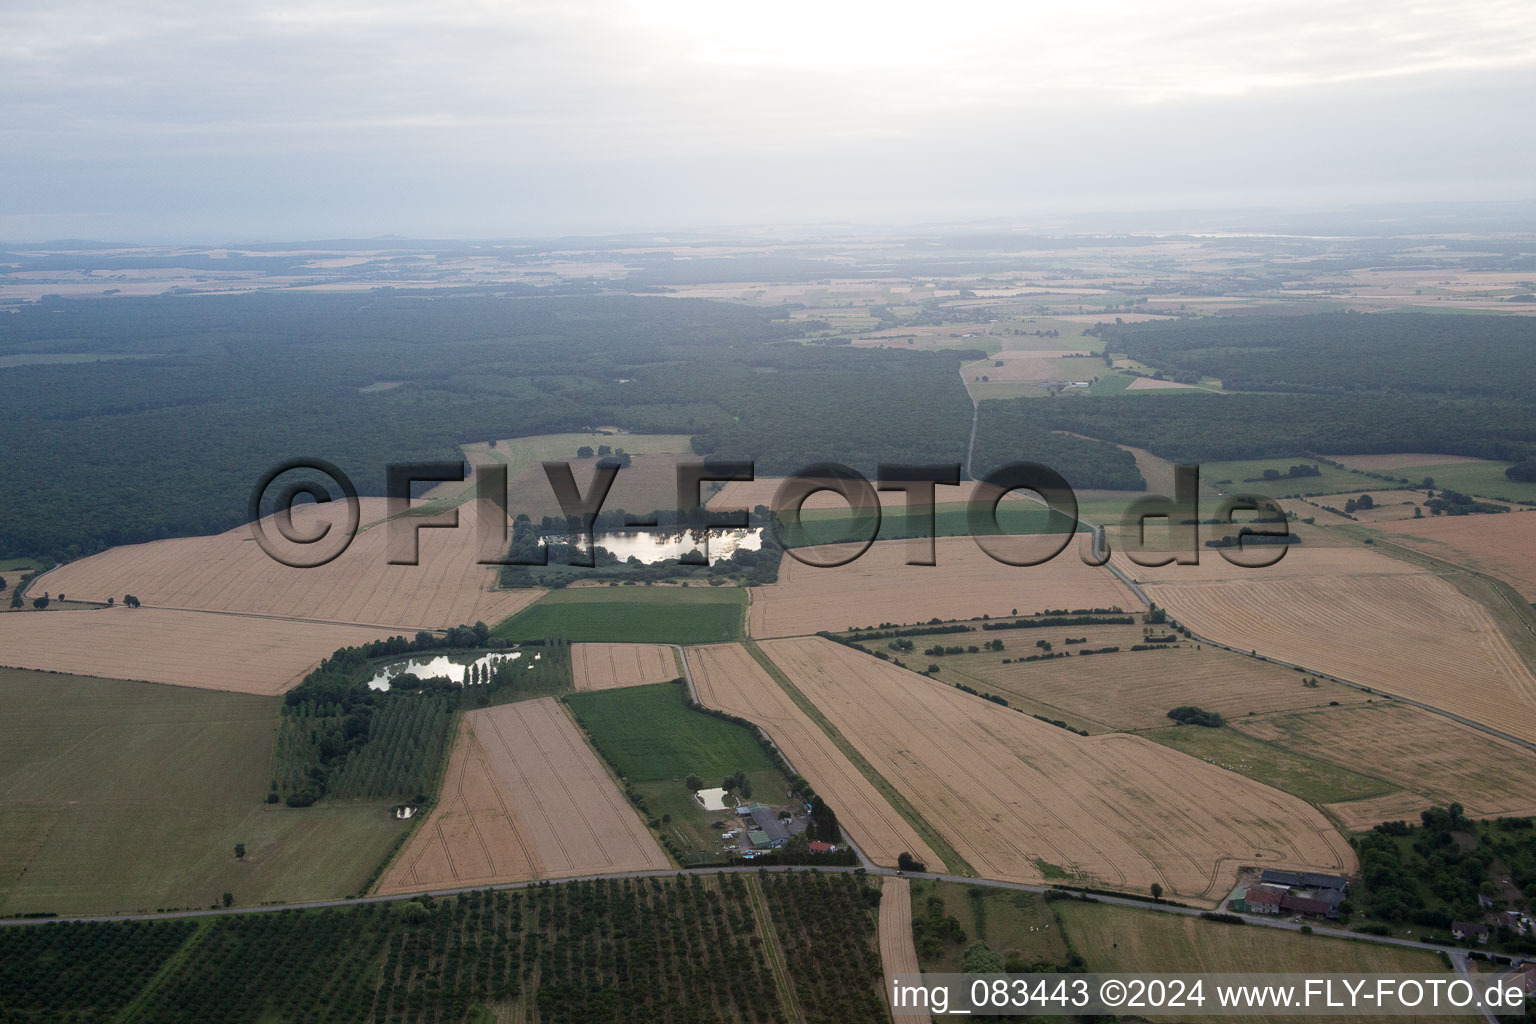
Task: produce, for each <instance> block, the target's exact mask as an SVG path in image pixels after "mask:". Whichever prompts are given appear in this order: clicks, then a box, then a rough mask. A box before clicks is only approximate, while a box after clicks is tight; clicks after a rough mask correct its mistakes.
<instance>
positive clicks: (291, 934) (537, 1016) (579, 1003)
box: [0, 872, 888, 1024]
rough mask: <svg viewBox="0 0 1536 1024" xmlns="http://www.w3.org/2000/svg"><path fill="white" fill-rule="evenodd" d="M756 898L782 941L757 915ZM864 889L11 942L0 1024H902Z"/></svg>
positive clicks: (827, 879) (749, 879)
mask: <svg viewBox="0 0 1536 1024" xmlns="http://www.w3.org/2000/svg"><path fill="white" fill-rule="evenodd" d="M759 886H761V891H762V894H763V895H762V902H763V903H764V904H765V906H766V911H767V915H768V918H769V919H770V920H771V922H772V925H771V928H772V932H771V933H768V934H765V932H764V924H765V923H766V922H764V923H760V919H759V917H758V915H756V914H754V912H753V909H752V908H753V903H754V893H753V890H754V889H756V888H757V887H759ZM879 898H880V893H879V890H878V889H876V888H875V887H873V886H872V885H870V883H869V882H867V881H865V880H864V879H863V878H860V877H858V876H856V875H853V874H832V875H827V874H818V873H815V872H795V873H788V874H774V875H769V874H767V873H763V874H760V875H743V874H727V875H720V876H718V877H708V878H706V877H703V876H699V875H688V876H681V875H680V876H676V877H668V878H642V879H600V880H597V881H586V882H568V883H563V884H548V883H546V884H542V885H536V886H531V887H529V888H526V889H521V890H515V891H503V892H475V893H469V894H466V895H463V896H458V897H453V898H447V899H436V900H434V899H431V898H430V897H422V898H419V899H416V900H409V901H395V902H389V903H372V904H365V905H361V906H356V907H347V908H341V909H330V910H310V911H297V910H288V911H281V912H274V913H263V914H252V915H246V916H228V917H215V918H205V919H201V920H199V921H197V922H195V923H194V922H190V921H157V922H153V923H136V922H123V923H103V924H45V925H37V926H32V927H26V928H6V929H0V1022H3V1024H42V1022H50V1024H51V1022H55V1021H68V1022H72V1024H97V1022H102V1024H105V1022H109V1021H116V1020H123V1021H126V1022H132V1024H145V1022H149V1021H154V1022H157V1024H180V1022H186V1024H194V1022H195V1024H204V1022H207V1021H220V1022H223V1024H247V1022H249V1024H255V1022H258V1021H272V1020H290V1021H306V1022H309V1024H373V1022H380V1024H382V1022H386V1021H387V1022H401V1024H418V1022H429V1021H430V1022H455V1024H460V1022H462V1024H482V1022H484V1024H489V1022H490V1021H492V1020H495V1019H502V1018H500V1017H499V1016H497V1014H498V1012H505V1011H506V1010H508V1009H510V1008H511V1007H512V1006H518V1007H520V1008H521V1010H522V1011H523V1012H522V1013H521V1014H520V1015H519V1016H518V1017H517V1019H519V1020H526V1021H529V1022H530V1024H567V1022H569V1024H576V1022H581V1024H596V1022H608V1021H611V1022H614V1024H627V1022H636V1024H638V1022H645V1024H673V1022H676V1024H725V1022H727V1021H732V1022H736V1021H741V1022H747V1024H779V1022H782V1021H785V1020H789V1019H791V1011H790V1010H789V1009H788V1008H787V1007H786V1006H785V1005H784V1002H783V996H784V993H783V991H782V989H781V988H780V987H779V986H778V985H777V984H776V983H775V977H774V966H773V961H772V960H771V959H770V957H771V947H770V945H769V943H770V941H772V940H774V939H776V940H777V941H778V943H780V944H781V945H782V947H783V953H784V959H785V960H786V961H787V963H788V967H789V970H790V972H791V975H792V977H793V978H794V979H795V998H796V1000H797V1001H798V1002H799V1004H800V1006H801V1007H802V1009H803V1010H805V1012H806V1017H805V1018H804V1019H806V1020H809V1021H813V1022H816V1024H824V1022H825V1024H830V1022H834V1021H835V1022H839V1024H863V1022H871V1024H872V1022H877V1021H881V1020H886V1019H888V1018H887V1016H886V1012H885V1006H884V1003H883V1001H882V1000H881V998H880V995H879V992H878V986H879V984H880V959H879V954H878V952H877V950H876V948H875V945H874V941H875V940H874V935H875V918H874V908H875V907H876V906H877V905H878V902H879Z"/></svg>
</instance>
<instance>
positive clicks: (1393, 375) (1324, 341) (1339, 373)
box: [1103, 313, 1536, 401]
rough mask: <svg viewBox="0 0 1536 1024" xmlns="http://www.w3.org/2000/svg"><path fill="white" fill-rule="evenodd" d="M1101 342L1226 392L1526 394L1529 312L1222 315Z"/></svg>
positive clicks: (1533, 387)
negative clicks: (1216, 383) (1214, 381)
mask: <svg viewBox="0 0 1536 1024" xmlns="http://www.w3.org/2000/svg"><path fill="white" fill-rule="evenodd" d="M1103 333H1104V337H1105V341H1106V344H1107V345H1108V347H1109V348H1110V349H1112V350H1113V351H1116V352H1119V351H1124V352H1126V353H1127V354H1128V355H1130V357H1131V358H1133V359H1136V360H1139V361H1140V362H1143V363H1146V364H1148V365H1149V366H1154V367H1156V368H1158V369H1160V370H1163V371H1164V372H1165V373H1167V374H1169V375H1170V376H1173V377H1175V378H1180V376H1181V374H1182V373H1193V374H1195V375H1205V376H1210V377H1218V378H1220V379H1221V381H1222V386H1223V387H1225V388H1226V389H1227V390H1229V391H1290V392H1306V393H1310V394H1324V395H1343V394H1361V393H1373V392H1406V393H1414V394H1428V395H1447V396H1463V397H1471V398H1497V399H1501V400H1513V401H1523V400H1528V399H1529V396H1530V395H1531V394H1532V392H1533V391H1536V361H1533V360H1532V359H1531V353H1532V350H1533V348H1536V320H1532V319H1531V318H1530V317H1524V316H1444V315H1439V314H1433V313H1392V314H1382V315H1370V316H1368V315H1365V314H1362V313H1323V314H1319V315H1315V316H1299V317H1296V316H1291V317H1223V318H1219V319H1203V320H1178V321H1170V322H1153V323H1142V324H1128V325H1122V326H1117V327H1108V328H1105V329H1104V332H1103Z"/></svg>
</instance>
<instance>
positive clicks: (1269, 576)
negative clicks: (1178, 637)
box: [1116, 542, 1536, 740]
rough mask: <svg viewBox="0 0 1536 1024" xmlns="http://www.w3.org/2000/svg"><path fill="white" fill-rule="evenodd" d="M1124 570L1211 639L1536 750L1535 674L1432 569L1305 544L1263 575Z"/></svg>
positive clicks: (1216, 561) (1205, 569) (1204, 562)
mask: <svg viewBox="0 0 1536 1024" xmlns="http://www.w3.org/2000/svg"><path fill="white" fill-rule="evenodd" d="M1116 558H1117V559H1118V558H1120V556H1118V555H1117V556H1116ZM1120 564H1122V565H1123V566H1124V568H1125V569H1126V571H1127V573H1128V574H1129V575H1130V576H1131V578H1132V579H1138V580H1140V581H1141V582H1142V583H1143V585H1144V589H1145V590H1146V592H1147V594H1148V596H1149V597H1150V598H1151V599H1152V600H1153V601H1155V602H1157V604H1159V605H1161V606H1162V607H1164V608H1166V609H1167V610H1168V613H1169V614H1170V615H1172V616H1173V617H1174V618H1175V619H1177V620H1178V621H1179V622H1181V623H1183V624H1184V625H1186V626H1188V627H1189V628H1190V629H1192V630H1194V631H1195V632H1197V633H1199V634H1201V635H1203V636H1206V637H1209V638H1210V639H1212V640H1216V641H1219V642H1221V643H1226V644H1231V645H1232V646H1234V647H1237V648H1238V649H1240V650H1241V649H1247V650H1256V651H1258V652H1259V653H1260V654H1264V655H1268V656H1270V657H1273V658H1278V659H1280V660H1282V661H1288V662H1291V663H1294V664H1297V665H1302V666H1304V667H1305V668H1307V669H1309V670H1312V671H1317V672H1327V673H1330V674H1332V675H1336V676H1338V677H1340V678H1343V679H1348V680H1350V681H1351V682H1355V683H1359V684H1361V685H1364V686H1369V687H1372V688H1375V689H1378V690H1381V691H1384V692H1386V693H1389V694H1393V695H1396V696H1401V697H1407V698H1410V699H1413V700H1418V701H1423V702H1424V703H1426V704H1430V705H1432V706H1434V707H1438V708H1442V709H1444V710H1446V711H1449V712H1451V713H1453V714H1458V715H1462V716H1464V717H1466V718H1469V719H1471V720H1473V721H1477V722H1483V723H1485V724H1487V725H1490V726H1492V727H1493V728H1496V729H1499V730H1501V731H1503V732H1507V733H1509V734H1511V735H1514V736H1519V737H1521V738H1524V739H1531V740H1536V675H1533V674H1532V671H1531V669H1530V667H1529V666H1527V665H1526V664H1525V662H1524V660H1523V659H1522V657H1521V656H1520V654H1519V652H1518V651H1517V650H1516V649H1515V647H1514V646H1513V645H1512V644H1511V642H1510V640H1509V638H1508V637H1507V636H1506V635H1505V634H1504V633H1503V632H1502V630H1501V629H1500V627H1499V625H1498V623H1497V621H1496V620H1495V619H1494V617H1493V616H1492V615H1491V614H1490V613H1489V611H1488V610H1487V609H1485V608H1484V607H1483V606H1482V605H1481V604H1479V603H1478V602H1476V601H1474V600H1472V599H1471V598H1469V597H1467V596H1466V595H1464V594H1463V593H1461V592H1460V591H1459V590H1457V589H1456V587H1455V586H1453V585H1452V584H1451V583H1449V582H1448V581H1446V580H1445V579H1442V578H1441V577H1439V576H1437V575H1435V574H1434V573H1431V572H1429V571H1428V570H1425V569H1421V568H1419V567H1417V566H1413V565H1410V564H1408V563H1407V562H1400V561H1397V560H1395V559H1392V558H1389V557H1387V556H1385V555H1380V554H1377V553H1375V552H1373V551H1369V550H1367V549H1365V548H1352V547H1335V548H1325V547H1319V546H1315V545H1313V544H1311V543H1310V542H1309V543H1307V544H1303V545H1300V546H1298V547H1297V548H1295V549H1294V550H1291V551H1289V552H1288V553H1287V554H1286V556H1285V557H1284V558H1283V559H1282V560H1281V561H1280V562H1279V563H1278V564H1276V565H1274V566H1271V567H1269V568H1265V569H1249V570H1245V569H1242V568H1240V567H1237V566H1233V565H1230V564H1228V563H1227V562H1226V561H1225V560H1224V559H1221V558H1209V557H1206V558H1202V559H1201V563H1200V565H1198V566H1180V565H1169V566H1164V567H1161V568H1156V569H1148V568H1143V567H1141V566H1135V565H1133V563H1130V562H1129V561H1122V562H1121V563H1120ZM1245 573H1246V576H1245V575H1244V574H1245ZM1467 680H1475V681H1476V682H1475V685H1468V684H1467V682H1466V681H1467Z"/></svg>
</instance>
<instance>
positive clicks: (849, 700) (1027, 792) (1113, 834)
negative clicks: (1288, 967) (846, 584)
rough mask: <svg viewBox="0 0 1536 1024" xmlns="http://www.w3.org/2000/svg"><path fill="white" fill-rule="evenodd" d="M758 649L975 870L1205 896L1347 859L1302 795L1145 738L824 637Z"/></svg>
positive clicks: (1350, 861)
mask: <svg viewBox="0 0 1536 1024" xmlns="http://www.w3.org/2000/svg"><path fill="white" fill-rule="evenodd" d="M762 646H763V649H764V650H765V651H766V652H767V654H768V656H769V657H770V658H772V659H773V661H774V662H775V663H776V664H777V665H778V666H779V667H780V668H781V669H782V670H783V671H784V672H785V674H786V675H787V676H788V677H789V678H790V680H791V681H792V682H793V683H794V685H795V686H796V688H798V689H799V690H800V691H801V692H803V693H804V694H805V695H806V696H807V697H808V698H810V700H811V701H812V702H813V703H815V705H816V706H817V708H818V709H820V711H821V712H822V713H823V714H824V715H825V716H826V717H827V718H828V720H830V721H831V722H832V724H833V725H834V726H836V727H837V729H838V730H839V731H840V732H841V733H842V734H843V735H844V736H846V737H848V739H849V740H850V741H851V742H852V743H853V744H854V745H855V746H856V747H857V748H858V749H859V752H860V753H861V754H862V755H863V756H864V757H865V758H867V759H868V760H869V762H870V763H871V764H872V765H874V767H875V768H876V770H878V771H879V772H880V773H881V774H882V775H883V776H884V777H885V778H886V779H887V780H889V781H890V782H891V784H892V785H893V786H895V787H896V789H897V790H898V791H899V792H900V793H901V794H902V796H904V797H905V798H906V799H907V800H908V801H910V802H911V803H912V805H913V806H914V807H915V808H916V809H917V811H918V812H919V813H920V814H922V815H923V817H924V818H925V819H926V820H927V821H928V822H929V823H930V824H932V825H933V826H934V827H935V828H937V829H938V830H939V832H940V833H941V834H943V836H944V838H945V839H946V840H948V841H949V843H950V844H951V845H952V846H954V848H955V849H956V850H957V851H959V853H960V854H961V856H963V857H964V858H965V859H966V860H967V861H968V862H969V863H970V864H971V865H972V866H974V867H975V869H976V870H977V872H978V873H979V874H981V875H983V876H984V877H988V878H998V879H1006V880H1013V881H1021V882H1039V881H1043V880H1045V879H1046V878H1066V879H1072V880H1076V881H1081V882H1083V883H1086V884H1090V885H1095V884H1096V885H1106V886H1110V887H1114V888H1121V889H1132V890H1138V891H1146V890H1147V889H1148V888H1149V887H1150V886H1151V885H1152V883H1153V882H1158V883H1160V884H1161V885H1162V886H1163V887H1164V889H1165V890H1166V891H1168V892H1169V893H1170V894H1178V895H1179V896H1181V897H1183V898H1186V899H1193V900H1200V901H1209V902H1214V901H1215V900H1218V899H1220V898H1221V897H1222V896H1223V895H1225V892H1224V887H1225V886H1226V885H1227V884H1228V883H1230V882H1231V880H1232V879H1233V878H1234V877H1235V873H1236V869H1237V868H1238V866H1239V865H1241V864H1252V863H1261V864H1263V865H1264V866H1270V867H1276V866H1281V865H1303V864H1305V865H1311V866H1313V867H1316V868H1317V869H1319V870H1325V871H1339V870H1342V871H1349V870H1352V869H1353V867H1354V854H1353V853H1352V851H1351V850H1350V849H1349V846H1348V844H1347V843H1346V842H1345V841H1344V839H1343V837H1342V836H1340V835H1339V834H1338V833H1337V832H1335V831H1334V830H1333V828H1332V826H1330V825H1329V824H1328V822H1327V820H1326V819H1325V818H1324V817H1323V816H1322V815H1321V814H1320V813H1319V812H1318V811H1316V810H1314V809H1313V808H1311V807H1308V806H1307V805H1305V804H1304V803H1302V802H1301V801H1300V800H1298V799H1296V798H1295V797H1292V796H1289V795H1287V794H1284V793H1281V792H1279V791H1277V790H1274V789H1270V788H1269V787H1266V786H1261V785H1258V784H1257V783H1254V782H1251V781H1249V780H1247V779H1244V778H1242V777H1241V776H1239V775H1235V774H1233V773H1230V772H1224V771H1222V770H1221V769H1218V768H1215V767H1213V766H1211V765H1208V764H1205V763H1204V762H1201V761H1197V760H1195V759H1193V758H1189V757H1185V756H1184V755H1182V754H1179V753H1176V752H1175V751H1172V750H1168V749H1166V748H1163V747H1159V746H1158V745H1156V744H1154V743H1151V742H1149V741H1147V740H1144V739H1141V738H1140V737H1135V736H1126V735H1109V736H1096V737H1089V738H1084V737H1079V736H1076V735H1073V734H1070V733H1067V732H1066V731H1065V730H1062V729H1058V728H1056V727H1055V726H1051V725H1048V724H1045V723H1042V722H1037V721H1035V720H1034V719H1033V718H1031V717H1029V716H1028V715H1024V714H1020V713H1018V712H1017V711H1014V710H1012V709H1009V708H1004V707H1001V706H999V705H997V704H994V703H992V702H990V701H986V700H982V699H981V698H979V697H975V696H972V695H969V694H966V693H962V692H961V691H959V690H955V689H952V688H950V687H946V686H944V685H943V684H941V683H936V682H934V681H932V680H929V679H925V678H923V677H921V676H918V675H917V674H915V673H912V672H908V671H905V670H903V669H898V668H895V667H894V666H892V665H889V664H887V663H885V662H882V661H878V660H876V659H874V658H870V657H868V656H866V655H863V654H860V653H859V652H857V651H853V650H851V649H849V648H846V647H843V646H841V645H839V644H835V643H833V642H832V641H830V640H826V639H823V638H810V639H795V640H771V641H767V642H765V643H764V644H763V645H762Z"/></svg>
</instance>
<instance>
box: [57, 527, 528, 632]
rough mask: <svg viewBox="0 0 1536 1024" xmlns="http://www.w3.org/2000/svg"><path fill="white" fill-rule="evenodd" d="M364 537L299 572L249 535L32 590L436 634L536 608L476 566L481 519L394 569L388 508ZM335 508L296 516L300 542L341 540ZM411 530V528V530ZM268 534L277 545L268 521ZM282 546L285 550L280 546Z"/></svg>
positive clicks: (130, 560)
mask: <svg viewBox="0 0 1536 1024" xmlns="http://www.w3.org/2000/svg"><path fill="white" fill-rule="evenodd" d="M361 501H362V508H361V522H362V523H363V524H365V528H364V529H363V530H362V532H361V533H359V534H358V536H357V538H356V539H355V540H354V541H353V542H352V544H351V546H350V547H348V548H347V550H346V551H345V552H344V553H343V554H342V555H341V556H340V557H338V558H337V559H336V560H335V561H333V562H331V563H329V564H327V565H323V566H320V567H318V568H313V569H293V568H289V567H288V566H285V565H283V564H281V563H280V562H277V561H275V560H274V559H272V558H271V557H269V556H268V555H267V554H266V553H265V552H263V551H262V549H261V546H260V545H259V544H257V542H256V541H255V539H254V538H253V537H252V536H251V528H250V527H249V526H238V527H236V528H235V529H233V530H229V531H228V532H225V533H220V534H216V535H214V536H211V537H186V538H181V539H177V540H157V541H151V542H150V543H148V544H133V545H129V546H127V547H117V548H111V549H109V550H107V551H103V552H102V553H101V554H99V555H92V556H91V557H90V558H86V559H82V560H81V561H78V562H71V563H69V564H68V565H64V566H61V567H60V568H58V569H55V570H54V571H53V572H50V573H48V574H47V575H46V576H43V577H41V578H40V579H39V580H38V581H37V582H35V583H34V584H33V586H34V587H35V588H36V589H37V590H38V591H39V592H41V591H43V590H48V591H51V592H53V593H58V592H60V591H63V592H64V593H66V594H71V593H72V594H73V596H74V597H76V598H78V599H85V600H91V601H105V600H106V599H107V598H108V597H116V598H117V600H119V601H121V600H122V598H123V595H124V594H133V595H134V596H136V597H138V598H139V600H140V601H142V602H143V603H144V604H145V605H146V606H152V607H158V608H176V609H193V610H199V611H222V612H239V613H242V614H248V615H270V616H275V617H279V618H291V619H312V620H315V621H318V622H341V623H359V624H364V625H375V626H382V627H387V628H390V629H438V628H446V627H448V626H457V625H461V624H466V623H473V622H476V621H485V622H495V621H497V620H499V619H502V618H505V617H506V616H508V615H511V614H512V613H513V612H516V611H517V610H518V609H520V608H522V607H524V606H526V605H528V604H530V603H532V601H533V600H534V599H535V598H537V597H538V595H539V592H538V591H535V590H508V591H496V590H492V589H491V588H492V585H493V584H494V582H495V567H494V566H487V565H478V564H476V561H477V559H479V558H480V557H481V552H480V550H479V546H478V540H477V530H476V520H475V514H476V513H475V509H474V508H470V509H469V510H467V511H461V513H460V522H459V527H458V528H457V529H452V530H446V529H444V530H438V529H423V530H421V531H419V532H418V533H417V537H418V539H419V542H420V558H419V561H420V564H419V565H390V564H389V557H390V554H389V548H388V544H387V536H388V533H389V529H388V527H387V526H385V525H383V524H382V523H379V524H377V525H374V526H372V527H367V526H366V524H368V523H377V521H380V520H382V519H383V518H384V514H385V499H383V498H363V499H361ZM340 504H341V503H339V502H333V503H332V504H331V505H326V506H317V505H312V504H307V505H301V506H299V507H297V508H295V509H294V515H293V519H294V524H295V527H296V528H297V529H298V530H300V531H303V532H309V531H313V530H316V529H318V528H319V526H320V524H321V523H331V524H333V528H334V529H337V530H340V529H341V528H342V527H343V526H344V525H345V512H344V511H343V510H341V509H340V508H338V507H337V506H338V505H340ZM407 521H408V520H407ZM267 522H268V524H269V531H268V532H269V533H270V535H271V536H273V537H278V531H277V528H276V527H275V526H271V525H270V524H271V519H270V518H269V519H268V520H267ZM278 543H279V544H281V543H282V541H281V540H280V538H279V540H278Z"/></svg>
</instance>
